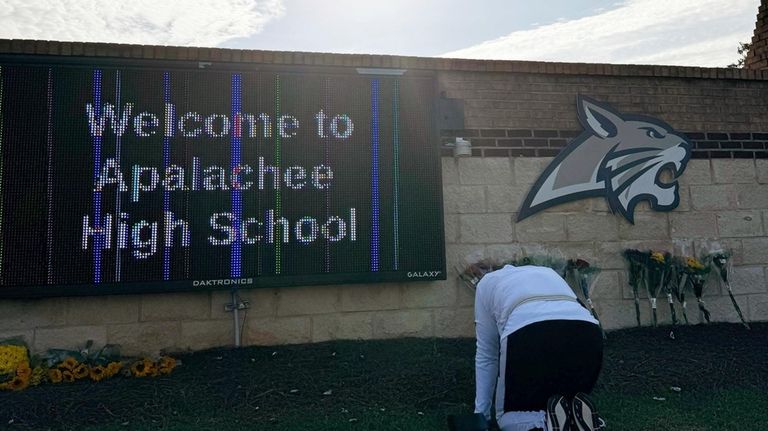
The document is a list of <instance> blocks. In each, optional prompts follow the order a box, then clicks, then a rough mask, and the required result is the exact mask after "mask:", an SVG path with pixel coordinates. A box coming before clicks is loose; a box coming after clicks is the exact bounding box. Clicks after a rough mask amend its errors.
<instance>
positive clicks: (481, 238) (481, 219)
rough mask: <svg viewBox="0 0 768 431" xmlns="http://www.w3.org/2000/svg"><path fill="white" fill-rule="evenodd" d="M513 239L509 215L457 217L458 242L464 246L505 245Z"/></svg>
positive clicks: (468, 215)
mask: <svg viewBox="0 0 768 431" xmlns="http://www.w3.org/2000/svg"><path fill="white" fill-rule="evenodd" d="M514 238H515V235H514V229H513V227H512V216H511V215H509V214H467V215H462V216H461V217H459V241H460V242H462V243H465V244H477V243H481V244H489V243H490V244H493V243H507V242H510V241H512V240H513V239H514Z"/></svg>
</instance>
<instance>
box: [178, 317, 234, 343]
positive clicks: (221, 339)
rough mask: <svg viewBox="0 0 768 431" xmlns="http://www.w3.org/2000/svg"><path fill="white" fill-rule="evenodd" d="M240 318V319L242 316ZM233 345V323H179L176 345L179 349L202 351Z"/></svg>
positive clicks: (220, 321) (205, 321)
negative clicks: (179, 334) (179, 328)
mask: <svg viewBox="0 0 768 431" xmlns="http://www.w3.org/2000/svg"><path fill="white" fill-rule="evenodd" d="M240 318H241V319H242V315H241V317H240ZM230 319H231V317H230ZM234 345H235V328H234V321H232V320H229V321H227V320H190V321H183V322H181V339H180V340H179V343H178V347H179V348H180V349H183V350H203V349H210V348H213V347H221V346H234Z"/></svg>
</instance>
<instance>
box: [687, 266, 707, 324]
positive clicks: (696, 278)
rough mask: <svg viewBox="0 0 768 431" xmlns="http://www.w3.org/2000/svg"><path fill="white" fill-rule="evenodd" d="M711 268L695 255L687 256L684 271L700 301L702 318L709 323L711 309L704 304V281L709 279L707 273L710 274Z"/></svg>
mask: <svg viewBox="0 0 768 431" xmlns="http://www.w3.org/2000/svg"><path fill="white" fill-rule="evenodd" d="M710 269H711V268H710V266H709V265H705V264H703V263H701V261H700V260H698V259H696V258H695V257H686V258H685V267H684V268H683V271H684V272H685V275H686V276H687V280H688V282H689V283H690V284H691V287H692V288H693V294H694V295H695V296H696V301H697V302H698V303H699V314H700V316H701V319H700V320H704V321H706V322H707V323H709V318H710V313H709V310H707V307H706V306H705V305H704V300H703V299H702V296H703V291H704V283H705V282H706V280H707V275H708V274H709V271H710Z"/></svg>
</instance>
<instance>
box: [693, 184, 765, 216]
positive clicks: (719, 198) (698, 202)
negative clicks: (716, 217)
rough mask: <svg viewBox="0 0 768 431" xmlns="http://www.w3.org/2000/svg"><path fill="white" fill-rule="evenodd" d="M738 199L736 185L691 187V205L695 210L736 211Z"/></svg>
mask: <svg viewBox="0 0 768 431" xmlns="http://www.w3.org/2000/svg"><path fill="white" fill-rule="evenodd" d="M753 188H754V187H753ZM737 197H738V195H737V193H736V185H734V184H712V185H705V186H691V205H692V206H693V209H694V210H699V211H701V210H723V209H734V208H736V206H737V202H738V199H737Z"/></svg>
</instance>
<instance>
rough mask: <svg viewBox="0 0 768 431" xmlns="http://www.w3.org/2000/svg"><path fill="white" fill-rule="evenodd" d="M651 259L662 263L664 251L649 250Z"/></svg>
mask: <svg viewBox="0 0 768 431" xmlns="http://www.w3.org/2000/svg"><path fill="white" fill-rule="evenodd" d="M651 259H653V260H655V261H656V262H658V263H664V253H662V252H659V251H653V252H651Z"/></svg>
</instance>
